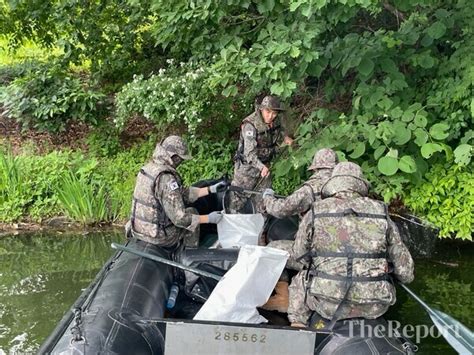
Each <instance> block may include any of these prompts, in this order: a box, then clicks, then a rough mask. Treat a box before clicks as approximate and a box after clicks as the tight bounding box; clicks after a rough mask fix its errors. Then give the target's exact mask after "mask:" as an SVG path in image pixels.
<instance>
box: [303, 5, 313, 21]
mask: <svg viewBox="0 0 474 355" xmlns="http://www.w3.org/2000/svg"><path fill="white" fill-rule="evenodd" d="M311 10H312V6H311V4H304V5H303V6H302V7H301V14H302V15H303V16H305V17H308V18H309V17H311Z"/></svg>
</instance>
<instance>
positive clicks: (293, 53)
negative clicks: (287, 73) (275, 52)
mask: <svg viewBox="0 0 474 355" xmlns="http://www.w3.org/2000/svg"><path fill="white" fill-rule="evenodd" d="M299 55H300V49H299V48H298V47H296V46H292V47H291V49H290V56H291V57H292V58H297V57H298V56H299Z"/></svg>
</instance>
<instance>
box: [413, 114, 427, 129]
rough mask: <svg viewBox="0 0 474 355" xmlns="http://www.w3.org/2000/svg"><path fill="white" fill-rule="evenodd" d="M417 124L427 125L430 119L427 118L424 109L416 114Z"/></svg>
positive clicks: (419, 125) (420, 125)
mask: <svg viewBox="0 0 474 355" xmlns="http://www.w3.org/2000/svg"><path fill="white" fill-rule="evenodd" d="M414 122H415V124H416V125H417V126H418V127H422V128H423V127H426V124H427V123H428V120H427V119H426V116H425V115H424V113H423V112H422V111H420V112H418V113H417V114H416V116H415V121H414Z"/></svg>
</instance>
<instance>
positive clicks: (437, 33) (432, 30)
mask: <svg viewBox="0 0 474 355" xmlns="http://www.w3.org/2000/svg"><path fill="white" fill-rule="evenodd" d="M426 33H428V34H429V35H430V37H432V38H433V39H439V38H441V37H443V35H444V34H445V33H446V26H445V25H444V23H442V22H440V21H437V22H435V23H433V24H432V25H431V26H430V27H428V28H427V29H426Z"/></svg>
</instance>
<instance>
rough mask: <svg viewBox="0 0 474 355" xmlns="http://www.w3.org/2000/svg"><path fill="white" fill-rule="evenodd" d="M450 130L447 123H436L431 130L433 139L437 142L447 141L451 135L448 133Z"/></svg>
mask: <svg viewBox="0 0 474 355" xmlns="http://www.w3.org/2000/svg"><path fill="white" fill-rule="evenodd" d="M448 129H449V125H448V124H446V123H436V124H434V125H433V126H431V128H430V134H431V137H433V138H434V139H437V140H443V139H446V138H447V137H448V136H449V133H448V132H446V131H447V130H448Z"/></svg>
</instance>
